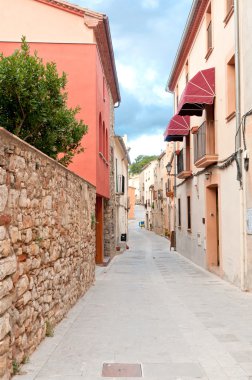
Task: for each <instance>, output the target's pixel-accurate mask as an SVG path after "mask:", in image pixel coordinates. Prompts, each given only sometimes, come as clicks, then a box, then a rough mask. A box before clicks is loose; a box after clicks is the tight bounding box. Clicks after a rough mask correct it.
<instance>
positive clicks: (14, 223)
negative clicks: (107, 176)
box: [0, 128, 95, 379]
mask: <svg viewBox="0 0 252 380" xmlns="http://www.w3.org/2000/svg"><path fill="white" fill-rule="evenodd" d="M94 214H95V188H94V187H93V186H92V185H90V184H89V183H87V182H85V181H84V180H83V179H82V178H80V177H78V176H77V175H75V174H73V173H72V172H70V171H69V170H67V169H66V168H64V167H63V166H61V165H59V164H58V163H57V162H55V161H54V160H52V159H50V158H49V157H47V156H45V155H44V154H42V153H41V152H38V151H37V150H36V149H34V148H33V147H31V146H29V145H28V144H26V143H24V142H22V141H21V140H19V139H18V138H16V137H14V136H13V135H11V134H10V133H8V132H7V131H5V130H3V129H2V128H0V379H9V377H10V374H11V373H12V367H13V363H15V365H16V364H17V363H22V361H24V360H25V359H26V358H27V357H29V355H30V354H31V353H32V352H33V351H34V350H35V348H36V347H37V346H38V344H39V342H40V341H41V340H42V339H43V338H44V337H45V335H46V333H48V329H50V328H51V327H53V326H54V325H55V324H56V323H57V322H59V321H60V320H61V319H62V318H63V317H64V316H65V315H66V313H67V312H68V310H69V309H70V308H71V306H72V305H74V304H75V302H76V301H77V300H78V298H79V297H80V296H81V295H83V294H84V293H85V292H86V291H87V289H88V288H89V287H90V285H91V284H92V283H93V281H94V269H95V231H94V229H93V228H94V226H93V223H94V222H93V221H94Z"/></svg>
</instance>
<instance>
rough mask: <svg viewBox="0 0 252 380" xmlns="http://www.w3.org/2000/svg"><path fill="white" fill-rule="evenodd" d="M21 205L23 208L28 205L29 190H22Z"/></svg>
mask: <svg viewBox="0 0 252 380" xmlns="http://www.w3.org/2000/svg"><path fill="white" fill-rule="evenodd" d="M19 206H20V207H21V208H26V207H27V206H28V198H27V190H26V189H22V190H21V192H20V198H19Z"/></svg>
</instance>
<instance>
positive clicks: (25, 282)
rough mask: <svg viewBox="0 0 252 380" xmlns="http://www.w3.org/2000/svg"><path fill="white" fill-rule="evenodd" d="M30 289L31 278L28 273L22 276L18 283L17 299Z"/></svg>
mask: <svg viewBox="0 0 252 380" xmlns="http://www.w3.org/2000/svg"><path fill="white" fill-rule="evenodd" d="M28 289H29V279H28V277H27V276H26V275H24V276H22V277H20V279H19V280H18V282H17V284H16V295H17V299H18V298H20V297H21V295H22V294H24V293H25V292H26V291H27V290H28Z"/></svg>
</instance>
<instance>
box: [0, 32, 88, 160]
mask: <svg viewBox="0 0 252 380" xmlns="http://www.w3.org/2000/svg"><path fill="white" fill-rule="evenodd" d="M66 83H67V78H66V74H65V73H63V74H62V75H61V76H60V75H59V74H58V72H57V67H56V64H55V63H52V62H50V63H47V64H43V61H42V59H41V58H39V57H38V55H37V53H35V54H34V55H32V54H31V53H30V48H29V45H28V43H27V42H26V40H25V37H22V43H21V48H20V50H16V51H15V52H14V53H13V54H12V55H11V56H8V57H4V56H3V54H0V126H1V127H4V128H5V129H7V130H8V131H10V132H12V133H13V134H15V135H17V136H18V137H20V138H21V139H23V140H24V141H26V142H28V143H29V144H31V145H33V146H35V147H36V148H37V149H39V150H41V151H42V152H44V153H45V154H47V155H48V156H50V157H52V158H54V159H58V161H59V162H61V163H62V164H63V165H65V166H67V165H68V164H69V163H70V162H71V160H72V157H73V156H74V155H75V154H77V153H79V152H81V151H83V148H82V147H81V144H80V141H81V139H82V137H83V135H84V134H86V133H87V129H88V127H87V126H86V125H85V124H84V123H83V121H82V120H80V121H78V120H77V119H76V115H77V114H78V112H79V111H80V108H79V107H76V108H68V107H67V93H66V91H65V87H66ZM59 157H60V158H59Z"/></svg>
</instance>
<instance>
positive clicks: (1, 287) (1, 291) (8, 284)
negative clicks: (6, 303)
mask: <svg viewBox="0 0 252 380" xmlns="http://www.w3.org/2000/svg"><path fill="white" fill-rule="evenodd" d="M12 289H13V282H12V279H11V278H10V277H7V278H6V279H5V280H3V281H1V282H0V299H2V298H3V297H5V296H6V295H7V294H9V292H10V291H11V290H12Z"/></svg>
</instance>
